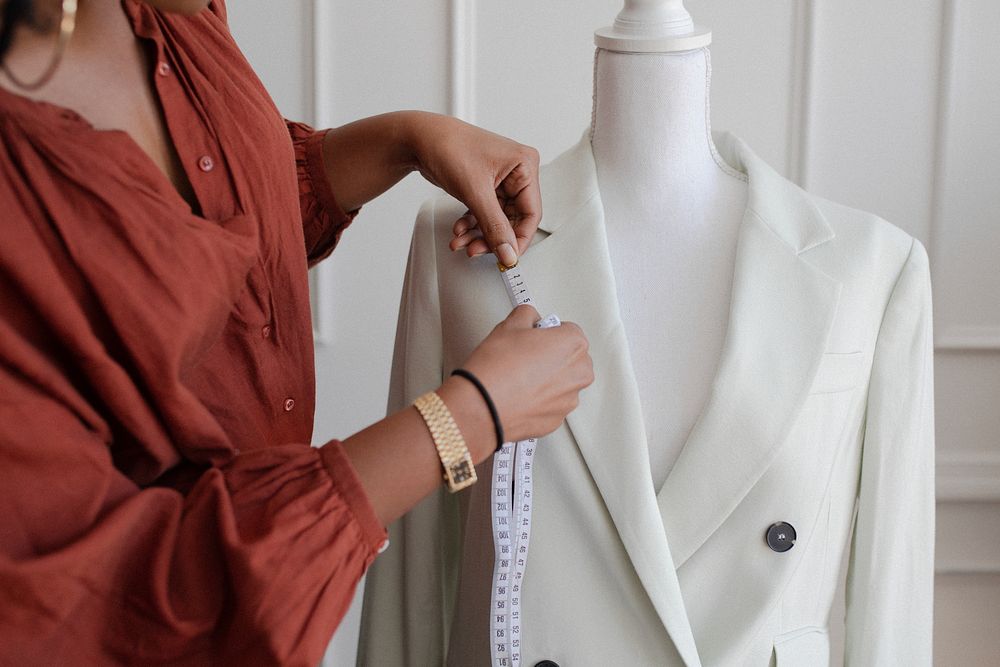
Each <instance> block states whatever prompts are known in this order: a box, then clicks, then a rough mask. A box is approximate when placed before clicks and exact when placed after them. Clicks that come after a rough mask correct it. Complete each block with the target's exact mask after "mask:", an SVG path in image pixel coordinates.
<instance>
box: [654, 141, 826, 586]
mask: <svg viewBox="0 0 1000 667" xmlns="http://www.w3.org/2000/svg"><path fill="white" fill-rule="evenodd" d="M716 143H717V146H718V147H719V150H720V153H722V154H723V156H724V157H725V158H726V159H727V162H729V163H730V164H732V165H733V166H735V167H737V168H738V169H740V170H741V171H743V172H745V173H747V175H748V177H749V195H748V205H747V211H746V213H745V216H744V220H743V224H742V227H741V230H740V237H739V243H738V249H737V259H736V266H735V269H734V283H733V296H732V304H731V307H730V320H729V325H728V330H727V334H726V342H725V345H724V349H723V353H722V357H721V359H720V363H719V370H718V372H717V374H716V378H715V380H714V383H713V387H712V392H711V395H710V398H709V400H708V403H707V404H706V405H705V407H704V409H703V411H702V414H701V416H700V417H699V419H698V421H697V423H696V424H695V426H694V428H693V429H692V431H691V434H690V436H689V438H688V441H687V443H686V444H685V446H684V448H683V450H682V451H681V454H680V456H679V458H678V459H677V462H676V463H675V465H674V467H673V469H672V470H671V472H670V474H669V476H668V477H667V480H666V482H665V483H664V485H663V488H662V489H661V490H660V492H659V495H658V502H659V509H660V514H661V516H662V520H663V528H664V531H665V533H666V537H667V540H668V541H669V543H670V548H671V551H672V554H673V557H674V564H675V566H676V567H677V568H680V567H681V565H683V564H684V563H685V562H686V561H687V559H688V558H690V557H691V555H692V554H694V553H695V552H696V551H697V549H698V548H699V547H700V546H701V545H702V544H704V543H705V541H706V540H707V539H708V538H709V537H710V536H711V535H712V533H714V532H715V531H716V529H718V527H719V526H720V525H721V524H722V523H723V521H724V520H725V519H726V517H727V516H729V514H730V513H731V512H732V511H733V509H734V508H735V507H736V506H737V505H738V504H739V502H740V501H741V500H742V499H743V497H744V496H745V495H746V494H747V493H748V492H749V491H750V489H751V488H752V487H753V485H754V484H755V483H756V482H757V480H758V479H760V477H761V476H762V475H763V473H764V471H766V470H767V468H768V467H769V466H770V465H771V463H772V461H773V460H774V457H775V455H776V454H777V452H778V450H779V449H780V446H781V444H782V442H783V441H784V439H785V436H786V434H787V432H788V430H789V429H790V427H791V425H792V423H793V422H794V420H795V418H796V416H797V415H798V413H799V411H800V410H801V408H802V406H803V404H804V402H805V398H806V396H807V394H808V391H809V386H810V384H811V382H812V379H813V377H814V375H815V373H816V370H817V368H818V367H819V362H820V360H821V359H822V354H823V350H824V349H825V346H826V339H827V335H828V332H829V330H830V327H831V324H832V322H833V317H834V313H835V311H836V307H837V302H838V299H839V295H840V284H839V283H838V282H836V281H835V280H833V279H832V278H830V277H829V276H827V275H826V274H824V273H822V272H821V271H819V270H818V269H817V268H815V267H814V266H812V265H811V264H809V263H808V262H807V261H806V260H805V259H804V258H803V257H802V255H801V253H803V252H805V251H807V250H809V249H810V248H813V247H815V246H817V245H819V244H821V243H824V242H825V241H827V240H829V239H830V238H832V237H833V232H832V230H831V228H830V227H829V225H828V224H827V223H826V221H825V220H824V219H823V216H822V214H821V213H820V212H819V210H818V209H817V208H816V207H815V204H813V203H812V201H811V200H809V199H808V196H807V195H806V194H805V193H804V192H802V191H801V190H800V189H798V188H797V187H796V186H794V185H793V184H792V183H790V182H788V181H786V180H785V179H784V178H782V177H781V176H780V175H778V174H777V173H775V172H774V171H773V170H771V168H770V167H768V166H767V165H766V164H765V163H764V162H763V161H761V160H760V159H759V158H757V157H756V156H755V155H753V153H752V152H751V151H750V150H749V149H748V148H747V147H746V146H745V145H743V144H742V143H741V142H739V140H737V139H735V138H734V137H732V136H731V135H720V136H719V137H718V138H717V140H716Z"/></svg>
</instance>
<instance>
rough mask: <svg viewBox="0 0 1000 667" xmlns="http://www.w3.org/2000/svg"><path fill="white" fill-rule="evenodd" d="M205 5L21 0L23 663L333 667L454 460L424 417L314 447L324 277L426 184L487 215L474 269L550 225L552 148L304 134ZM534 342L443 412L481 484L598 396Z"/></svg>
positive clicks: (11, 37) (397, 418) (4, 161)
mask: <svg viewBox="0 0 1000 667" xmlns="http://www.w3.org/2000/svg"><path fill="white" fill-rule="evenodd" d="M206 4H207V3H206V1H205V0H146V2H141V1H139V0H124V1H121V0H80V6H79V11H77V10H76V7H75V5H76V2H75V0H33V1H31V0H6V1H5V2H4V1H0V8H2V10H0V11H2V14H0V21H2V23H0V57H2V58H3V74H2V75H0V141H2V144H0V168H2V170H3V177H2V178H0V206H2V207H3V217H2V229H3V242H2V244H0V299H2V301H0V516H2V517H3V523H2V529H0V663H3V664H8V663H9V664H18V665H29V664H109V663H134V664H144V665H147V664H150V665H151V664H161V663H170V664H253V665H260V664H286V665H287V664H301V665H314V664H316V663H317V661H318V660H319V658H320V656H321V655H322V652H323V649H324V647H325V645H326V642H327V640H328V639H329V637H330V635H331V634H332V632H333V630H334V629H335V627H336V625H337V623H338V622H339V620H340V619H341V617H342V616H343V614H344V612H345V610H346V608H347V606H348V604H349V601H350V599H351V595H352V592H353V589H354V587H355V585H356V583H357V581H358V579H359V578H360V577H361V575H362V574H363V572H364V571H365V568H366V567H367V566H368V565H369V564H370V563H371V562H372V560H373V559H374V558H375V556H376V554H377V552H378V550H379V549H380V548H381V547H382V546H383V543H384V540H385V528H384V526H385V525H386V524H388V523H389V522H391V521H393V520H394V519H395V518H397V517H399V516H400V515H401V514H403V513H404V512H405V511H406V510H407V509H409V508H410V507H412V506H413V505H414V504H415V503H416V502H417V501H418V500H419V499H420V498H421V497H422V496H424V495H426V494H427V493H429V492H430V491H431V490H433V489H434V488H435V487H436V485H438V484H440V483H441V479H442V460H443V459H439V457H438V454H437V452H436V446H437V445H439V444H440V442H438V441H436V440H435V439H434V438H433V437H432V436H431V432H430V430H429V425H430V423H431V422H430V421H427V422H426V423H425V417H423V416H422V414H421V413H420V412H418V410H416V409H414V408H413V407H410V408H408V409H406V410H403V411H401V412H399V413H396V414H393V415H391V416H389V417H388V418H386V419H384V420H382V421H380V422H378V423H376V424H373V425H371V426H370V427H368V428H366V429H364V430H362V431H361V432H359V433H357V434H355V435H353V436H351V437H349V438H347V439H346V440H344V441H343V442H338V441H334V442H330V443H328V444H327V445H326V446H324V447H323V448H321V449H313V448H311V447H309V444H308V443H309V442H310V438H311V428H312V422H313V408H314V405H313V401H314V396H313V384H314V382H313V375H312V373H313V367H312V363H313V360H312V341H311V338H310V336H311V327H310V320H309V308H308V294H307V280H306V268H307V264H312V263H315V262H317V261H319V260H321V259H323V258H325V257H326V256H327V255H329V254H330V252H331V251H332V250H333V248H334V246H335V245H336V243H337V240H338V238H339V236H340V233H341V232H342V231H343V229H344V228H345V227H346V226H347V225H348V224H349V223H350V222H351V220H352V218H353V217H354V215H355V213H356V212H357V209H358V208H359V207H360V206H362V205H363V204H364V203H365V202H367V201H369V200H371V199H372V198H374V197H376V196H378V195H379V194H381V193H382V192H384V191H385V190H387V189H388V188H390V187H391V186H392V185H393V184H394V183H396V182H397V181H398V180H399V179H401V178H402V177H403V176H405V175H406V174H407V173H408V172H410V171H412V170H414V169H418V170H420V171H421V173H422V174H424V176H425V177H426V178H428V179H429V180H430V181H432V182H433V183H435V184H437V185H439V186H440V187H442V188H443V189H445V190H446V191H448V192H449V193H451V194H452V195H454V196H455V197H457V198H459V199H461V200H462V201H463V202H465V203H466V205H467V206H468V207H469V209H470V214H468V215H467V216H465V217H464V218H463V219H461V220H459V221H456V225H455V236H454V239H453V240H452V241H451V247H452V249H453V250H460V249H464V250H465V251H466V252H467V253H468V254H469V255H473V256H474V255H481V254H484V253H487V252H491V251H492V252H495V253H496V254H497V256H498V257H499V259H500V260H501V261H503V262H505V263H507V264H512V263H514V262H515V261H516V259H517V253H518V252H522V251H523V250H525V248H526V247H527V245H528V243H529V241H530V239H531V237H532V235H533V234H534V232H535V229H536V227H537V225H538V221H539V217H540V215H541V210H540V197H539V190H538V182H537V155H536V153H535V152H534V151H533V150H531V149H529V148H526V147H524V146H521V145H519V144H517V143H514V142H512V141H509V140H506V139H503V138H501V137H497V136H496V135H492V134H489V133H487V132H484V131H482V130H478V129H476V128H473V127H471V126H468V125H465V124H463V123H460V122H459V121H456V120H454V119H450V118H446V117H442V116H436V115H432V114H424V113H415V112H400V113H393V114H387V115H384V116H378V117H375V118H369V119H365V120H361V121H358V122H356V123H352V124H350V125H347V126H345V127H341V128H337V129H335V130H331V131H328V132H325V133H324V132H314V131H312V130H311V129H310V128H308V127H306V126H304V125H301V124H297V123H286V122H283V121H282V119H281V117H280V116H279V115H278V113H277V111H276V110H275V108H274V106H273V104H272V103H271V101H270V99H269V98H268V97H267V94H266V93H265V91H264V90H263V88H262V87H261V85H260V83H259V81H258V80H257V79H256V77H255V76H254V75H253V73H252V71H251V70H250V68H249V66H248V65H247V63H246V61H245V60H244V59H243V57H242V55H241V54H240V52H239V50H238V48H237V47H236V45H235V44H234V43H233V41H232V38H231V36H230V35H229V32H228V29H227V27H226V16H225V8H224V6H223V4H222V2H220V1H216V2H212V3H211V4H210V5H208V6H207V7H206ZM344 211H351V213H344ZM536 318H537V313H535V312H534V311H533V310H532V309H531V308H529V307H522V308H520V309H517V310H515V311H514V312H513V313H512V314H511V316H510V317H509V318H508V319H507V320H506V321H504V322H503V323H501V324H500V325H499V326H498V327H497V328H496V329H495V330H494V331H493V333H492V334H490V336H489V337H488V338H487V339H486V340H484V341H483V342H482V344H481V345H480V346H479V347H478V348H477V349H476V350H475V352H474V353H473V354H472V355H471V356H470V358H469V359H468V362H467V364H466V365H465V369H466V370H467V371H469V372H470V373H471V374H472V376H471V378H478V380H479V381H480V382H481V384H482V385H484V388H483V389H482V390H480V388H478V387H477V386H476V384H475V380H474V379H470V378H465V377H457V376H456V377H452V378H449V379H447V380H446V381H445V382H444V383H443V384H442V385H441V386H440V387H438V388H437V390H436V394H435V395H436V397H438V398H439V399H440V400H442V401H443V403H444V406H445V408H444V412H445V413H450V416H451V418H452V419H453V421H454V423H455V424H457V427H458V430H459V431H460V434H461V437H462V439H463V440H464V443H465V445H466V446H467V447H468V450H469V452H470V453H471V458H472V460H473V461H474V462H476V463H478V462H480V461H482V460H484V459H486V458H487V457H488V456H489V455H490V453H491V452H492V451H493V450H494V448H495V447H496V446H497V439H498V438H502V436H501V434H500V429H501V428H502V429H503V431H504V433H505V435H506V439H508V440H510V439H520V438H524V437H527V436H531V435H541V434H545V433H547V432H550V431H552V430H553V429H555V428H556V426H557V425H558V424H559V423H560V422H561V421H562V419H563V417H564V416H565V415H566V413H567V412H569V411H570V410H571V409H572V408H573V407H574V406H575V404H576V398H577V394H578V392H579V391H580V390H581V389H582V388H583V387H585V386H586V385H587V384H589V383H590V381H591V379H592V376H591V373H592V371H591V366H590V359H589V356H588V355H587V352H586V341H585V339H584V337H583V335H582V333H581V332H580V331H579V329H578V328H577V327H575V326H572V325H570V326H563V327H561V328H559V329H549V330H536V329H533V328H532V324H533V322H534V321H535V319H536ZM445 324H446V323H445ZM529 371H530V372H529ZM428 389H431V388H430V387H429V388H428ZM491 400H492V402H493V404H494V406H495V410H494V413H495V414H494V416H491V410H490V407H491V406H490V401H491ZM494 417H495V418H494ZM428 419H429V418H428Z"/></svg>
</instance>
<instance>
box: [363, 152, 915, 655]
mask: <svg viewBox="0 0 1000 667" xmlns="http://www.w3.org/2000/svg"><path fill="white" fill-rule="evenodd" d="M716 142H717V145H718V148H719V151H720V153H721V155H722V157H723V158H724V159H725V160H726V161H727V162H728V163H729V164H730V165H731V166H732V167H734V168H736V169H737V170H739V171H741V172H744V173H745V174H747V176H748V180H749V195H748V204H747V209H746V212H745V214H744V218H743V222H742V227H741V229H740V234H739V243H738V251H737V258H736V265H735V271H734V285H733V296H732V305H731V309H730V321H729V325H728V327H729V328H728V332H727V335H726V342H725V346H724V350H723V353H722V357H721V360H720V364H719V368H718V371H717V375H716V377H715V380H714V382H713V387H712V393H711V397H710V399H709V400H708V402H707V403H706V405H705V406H704V408H703V410H702V413H701V415H700V417H699V418H698V421H697V423H696V425H695V427H694V429H693V430H692V432H691V434H690V437H689V438H688V440H687V442H686V444H685V445H684V449H683V451H682V453H681V455H680V458H679V459H678V460H677V462H676V465H675V466H674V468H673V470H672V471H671V472H670V476H669V478H668V479H667V481H666V483H665V484H664V486H663V488H661V489H659V490H657V489H654V488H653V484H652V481H651V476H650V470H649V457H648V454H647V450H646V442H645V435H644V432H645V429H644V427H643V423H642V415H641V412H640V408H639V400H638V397H637V390H636V385H635V381H634V378H633V373H632V365H631V363H632V362H631V360H630V359H629V350H628V346H627V343H626V338H625V334H624V330H623V327H622V323H621V321H620V319H619V315H618V307H617V303H616V293H615V287H614V282H613V280H614V278H613V275H612V273H611V269H610V262H609V259H608V251H607V243H606V238H605V235H604V224H603V215H604V213H603V208H602V205H601V199H600V193H599V192H598V187H597V179H596V174H595V167H594V159H593V155H592V153H591V149H590V143H589V140H588V138H587V137H586V136H585V137H584V140H583V141H581V143H580V144H578V145H577V146H575V147H574V148H572V149H571V150H569V151H568V152H566V153H565V154H563V155H562V156H560V157H559V158H558V159H556V160H555V161H554V162H553V163H551V164H550V165H547V166H546V167H545V168H543V171H542V177H541V182H542V193H543V203H544V208H545V217H544V220H543V222H542V225H541V231H540V232H539V234H538V235H537V237H536V239H535V242H534V244H533V245H532V247H531V248H530V249H529V250H528V251H527V252H526V253H525V255H524V256H523V257H522V259H521V262H522V266H523V267H524V269H525V272H526V276H527V278H528V279H529V280H530V285H531V289H532V292H533V296H534V298H535V299H536V301H537V302H538V303H539V304H540V306H541V307H540V310H542V311H543V312H542V314H543V315H544V314H546V313H547V312H555V313H557V314H558V315H559V316H560V317H561V318H563V319H566V320H572V321H575V322H577V323H578V324H579V325H580V326H581V327H582V328H583V330H584V332H585V333H586V335H587V336H588V338H589V340H590V344H591V354H592V356H593V359H594V372H595V376H596V380H595V382H594V384H593V385H592V386H591V387H590V388H588V389H587V390H585V391H584V392H583V394H582V396H581V401H580V405H579V407H578V408H577V409H576V410H575V411H574V412H573V413H572V414H570V415H569V418H568V419H567V421H566V423H564V424H563V425H562V426H561V427H560V428H559V429H558V430H557V431H556V432H554V433H553V434H552V435H550V436H548V437H545V438H543V440H542V442H541V443H540V446H539V448H538V450H537V454H536V459H535V460H536V464H535V469H534V474H535V495H534V515H533V524H532V534H531V551H530V557H529V561H528V568H527V572H526V575H525V584H524V589H523V597H522V613H523V620H522V628H523V629H522V632H523V636H522V655H523V656H524V659H523V663H522V664H524V665H526V666H532V665H535V664H536V663H538V662H540V661H542V660H551V661H553V662H555V663H557V664H558V665H560V667H582V666H589V665H595V666H602V667H603V666H610V665H650V666H653V665H656V666H659V665H663V666H673V665H686V666H687V667H696V666H697V665H705V666H706V667H709V666H713V667H714V666H716V665H760V666H765V665H768V664H777V665H778V666H779V667H787V666H789V665H796V666H798V665H802V666H808V667H821V666H823V665H827V664H828V662H829V638H828V632H827V624H828V620H829V616H830V608H831V604H832V601H833V599H834V595H835V593H836V589H837V587H838V585H839V582H840V578H839V573H840V566H841V563H842V559H843V556H844V554H845V550H846V549H848V548H850V564H849V572H848V579H847V587H848V588H847V646H846V661H847V664H850V665H873V666H874V665H878V666H880V667H881V666H885V665H905V666H907V667H914V666H918V665H929V664H930V663H931V634H932V627H931V620H932V598H933V578H934V566H933V561H934V557H933V551H934V444H933V443H934V439H933V433H934V423H933V367H932V337H931V293H930V281H929V273H928V266H927V255H926V253H925V251H924V248H923V247H922V246H921V244H920V243H919V242H918V241H916V240H914V239H913V238H911V237H910V236H908V235H907V234H905V233H904V232H902V231H901V230H899V229H898V228H896V227H894V226H892V225H890V224H889V223H887V222H885V221H884V220H881V219H879V218H878V217H876V216H874V215H872V214H869V213H864V212H861V211H857V210H853V209H850V208H847V207H845V206H841V205H838V204H834V203H831V202H829V201H826V200H823V199H820V198H818V197H815V196H812V195H809V194H807V193H806V192H803V191H802V190H801V189H800V188H798V187H797V186H795V185H794V184H792V183H791V182H789V181H787V180H786V179H784V178H783V177H781V176H780V175H779V174H777V173H776V172H775V171H774V170H772V169H771V168H770V167H769V166H768V165H767V164H765V163H764V162H763V161H762V160H761V159H760V158H758V157H757V156H756V155H754V153H753V152H752V151H751V150H750V149H749V148H748V147H747V146H746V145H745V144H744V143H743V142H742V141H740V140H739V139H736V138H735V137H733V136H732V135H728V134H723V135H719V136H717V137H716ZM463 211H464V207H462V206H461V205H460V204H458V203H456V202H454V201H453V200H439V201H436V202H431V203H429V204H426V205H425V206H424V207H423V208H422V210H421V212H420V215H419V217H418V219H417V222H416V228H415V229H414V233H413V241H412V246H411V252H410V261H409V267H408V271H407V275H406V283H405V286H404V294H403V301H402V305H401V308H400V318H399V327H398V333H397V339H396V350H395V357H394V362H393V373H392V386H391V396H390V405H389V407H390V409H391V410H396V409H399V408H402V407H404V406H405V405H407V404H408V403H409V402H411V401H412V400H413V399H414V398H416V397H417V396H418V395H420V394H421V393H423V392H425V391H427V390H429V389H432V388H434V387H436V386H437V385H438V384H439V383H440V382H441V381H442V380H443V379H444V378H445V377H447V375H448V374H449V373H450V372H451V370H452V369H454V368H457V367H459V366H461V365H462V363H463V362H464V360H465V359H466V358H467V356H468V355H469V353H470V352H471V351H472V349H473V348H474V347H475V345H476V344H477V343H478V342H479V341H481V340H482V339H483V338H484V337H485V336H486V334H487V333H488V332H489V331H490V329H491V328H492V327H493V326H494V325H495V324H496V323H497V322H499V321H500V320H501V319H502V318H503V317H504V316H505V315H506V314H507V313H508V312H509V310H510V308H509V305H508V302H507V297H506V295H505V292H504V289H503V286H502V283H501V278H500V277H499V276H498V275H497V270H496V267H495V264H494V262H493V260H492V259H490V258H489V257H484V258H481V260H480V261H473V262H470V261H469V260H468V259H467V258H466V257H465V256H464V254H461V253H459V254H452V253H450V252H449V251H448V249H447V243H448V240H449V239H450V237H451V225H452V223H453V222H454V220H455V219H456V218H457V217H458V216H459V215H460V214H461V213H462V212H463ZM650 290H651V292H653V294H654V295H655V296H657V297H658V298H664V299H669V298H670V285H657V284H651V285H650ZM663 344H664V345H669V344H670V341H669V340H666V339H665V340H664V341H663ZM664 381H665V382H669V381H670V379H669V378H664ZM479 474H480V479H481V481H480V482H479V484H477V485H476V486H474V487H473V488H472V489H471V490H470V491H468V492H465V493H463V494H459V495H458V496H457V497H452V496H449V495H448V494H447V493H445V492H441V493H438V494H435V495H434V496H432V497H431V498H429V499H427V500H426V501H425V502H424V503H423V504H422V505H420V506H419V507H418V508H416V509H415V510H414V511H413V512H411V513H410V514H409V515H408V516H406V517H405V518H404V519H402V520H400V521H399V522H398V523H397V524H396V525H394V526H392V528H391V530H390V536H391V546H390V548H389V549H388V551H387V552H386V553H384V554H383V555H382V556H380V557H379V559H378V560H377V561H376V563H375V565H374V566H373V568H372V570H371V573H370V574H369V576H368V582H367V590H366V595H365V608H364V612H363V621H362V636H361V645H360V654H359V658H358V664H359V665H365V666H371V667H392V666H395V665H412V666H419V667H425V666H428V665H442V664H448V665H457V666H462V667H465V666H473V667H475V666H479V665H489V664H490V644H489V642H490V637H489V597H490V584H491V572H492V563H493V545H492V533H491V528H490V511H489V509H490V508H489V478H490V464H489V462H487V463H486V464H485V465H484V466H482V467H481V469H480V471H479ZM777 522H785V523H788V524H790V525H791V526H792V527H793V528H794V531H795V533H796V540H795V542H794V546H793V547H792V548H791V549H789V550H787V551H784V552H779V551H775V550H773V549H772V548H770V547H769V545H768V542H767V540H766V539H765V534H766V532H767V530H768V528H769V526H771V525H772V524H775V523H777ZM786 532H787V531H786Z"/></svg>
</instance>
